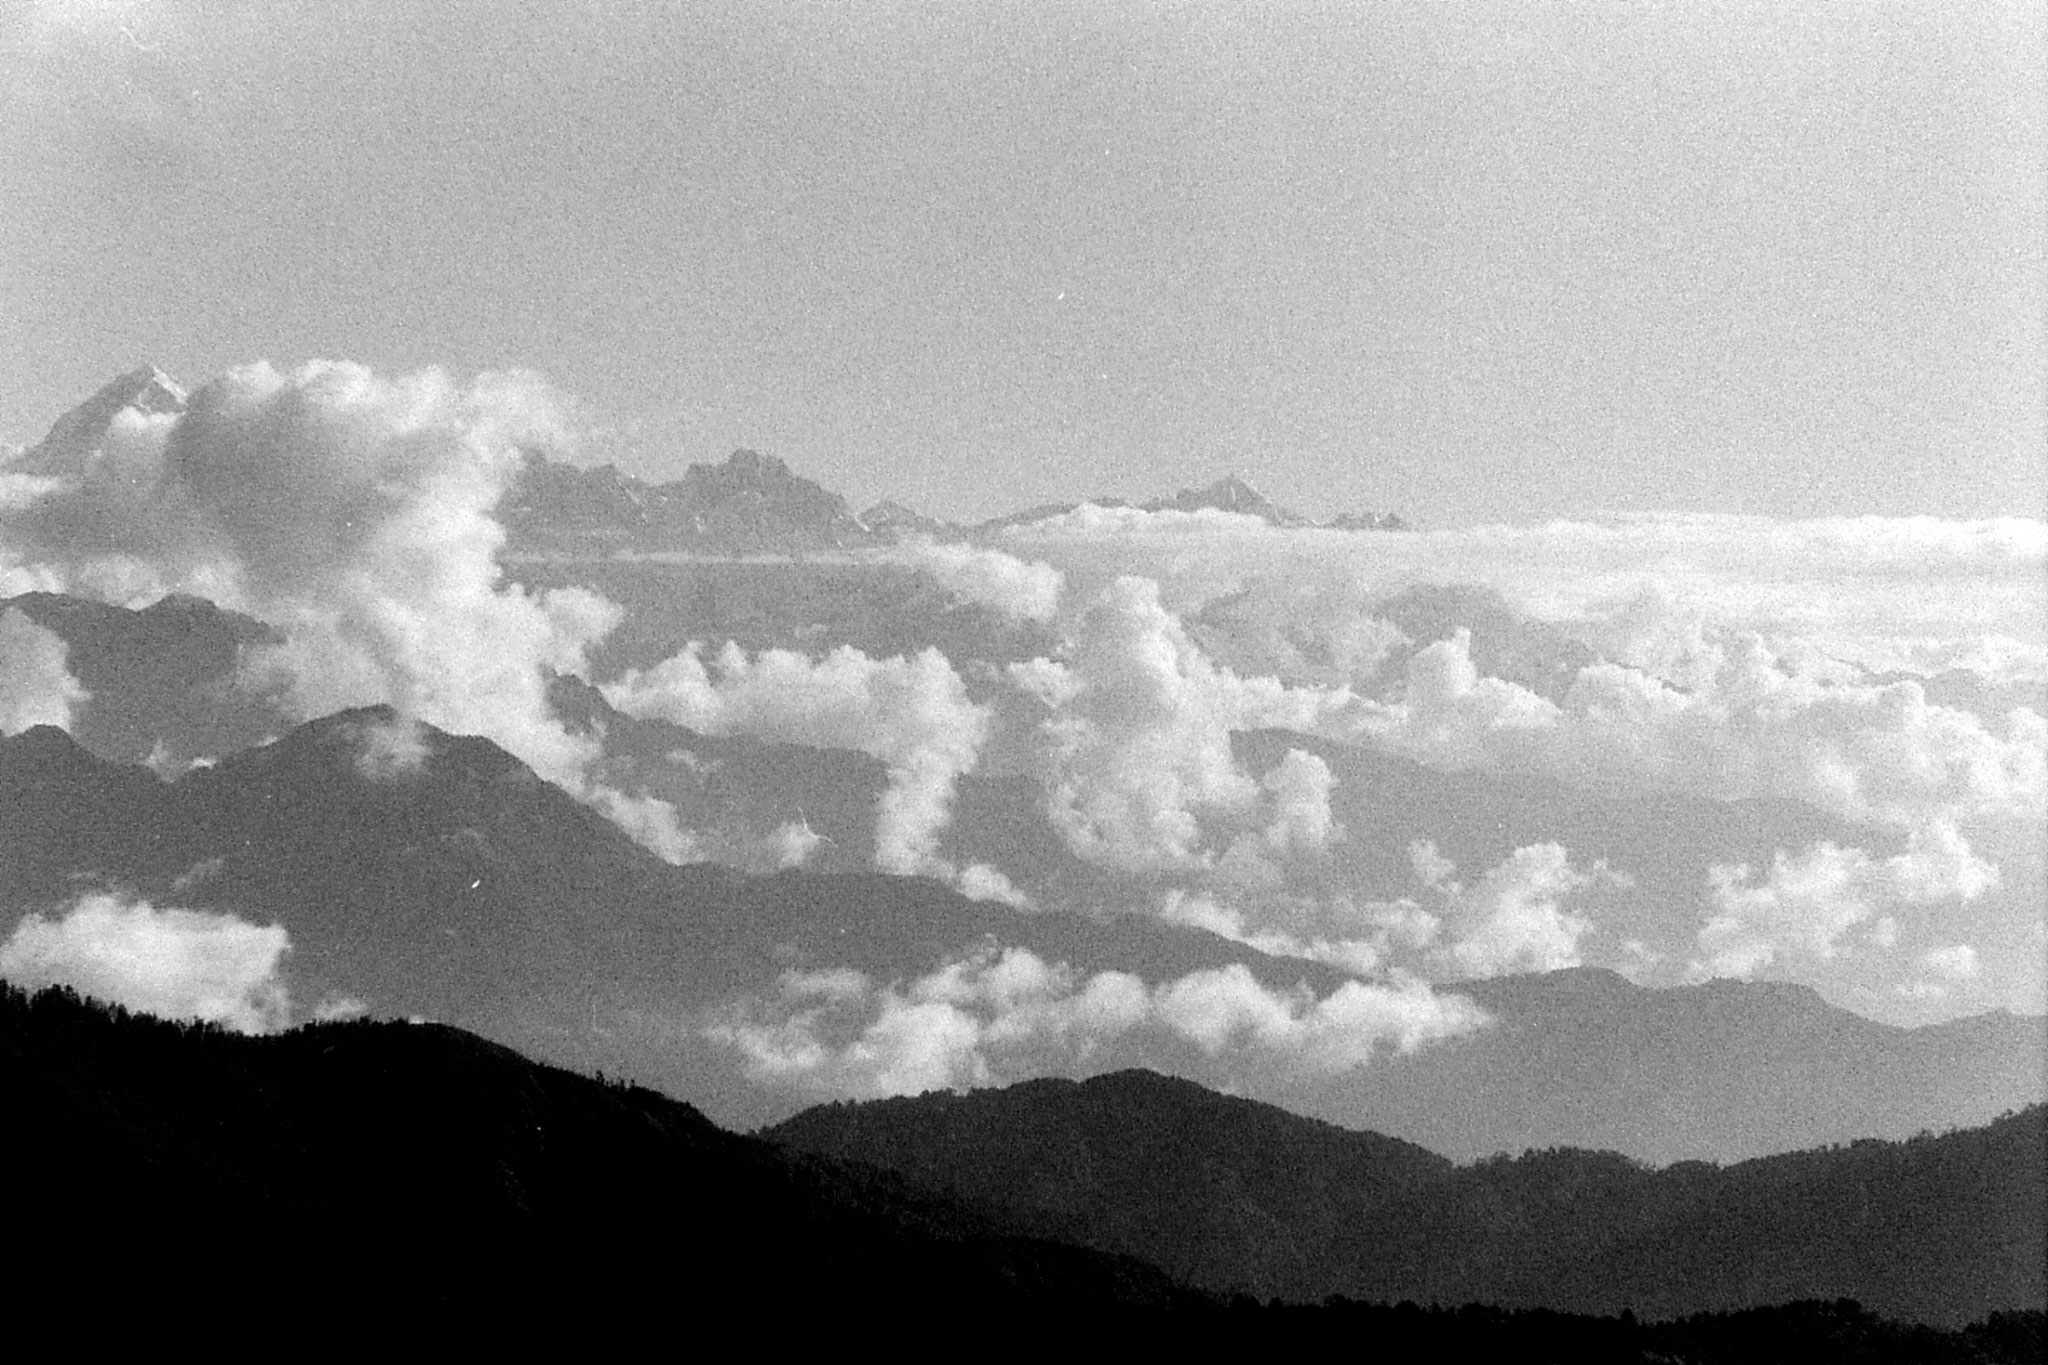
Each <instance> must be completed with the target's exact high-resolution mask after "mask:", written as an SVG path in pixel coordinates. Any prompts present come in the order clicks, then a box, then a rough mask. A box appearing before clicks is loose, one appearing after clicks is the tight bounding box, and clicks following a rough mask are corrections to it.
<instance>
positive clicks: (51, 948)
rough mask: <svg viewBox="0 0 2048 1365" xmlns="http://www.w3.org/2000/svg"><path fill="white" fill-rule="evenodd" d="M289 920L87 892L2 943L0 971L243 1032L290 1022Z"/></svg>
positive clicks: (34, 983) (22, 981)
mask: <svg viewBox="0 0 2048 1365" xmlns="http://www.w3.org/2000/svg"><path fill="white" fill-rule="evenodd" d="M290 946H291V945H290V942H289V940H288V937H287V935H286V934H285V931H284V927H283V926H282V925H276V924H273V925H268V926H260V925H254V924H249V923H247V922H245V921H243V920H240V919H237V918H236V917H234V916H233V915H225V914H215V913H213V912H210V911H204V910H181V909H177V908H174V907H163V908H158V907H156V906H153V905H151V904H149V903H148V902H147V901H125V900H123V899H121V898H120V897H118V896H113V895H107V894H93V895H88V896H84V897H82V898H80V899H79V901H78V902H77V903H76V904H75V905H73V906H72V907H71V908H70V909H69V910H67V911H65V912H64V913H63V914H62V915H60V916H57V917H55V918H45V917H42V916H37V915H30V916H27V917H26V918H24V919H23V920H22V921H21V922H20V923H19V924H18V925H16V926H15V929H14V932H13V933H12V934H11V935H10V936H9V937H8V939H7V941H6V942H5V943H4V944H0V977H5V978H6V979H7V980H9V981H12V982H14V983H15V984H16V985H18V986H24V987H28V988H31V989H35V988H39V987H43V986H59V985H61V986H70V987H71V988H73V989H74V990H77V991H79V992H80V993H82V994H85V995H90V996H93V997H95V998H97V999H101V1000H107V1001H111V1002H113V1003H114V1004H117V1005H124V1006H126V1007H127V1008H129V1009H133V1010H140V1011H142V1012H143V1013H146V1014H154V1015H158V1016H160V1017H162V1018H166V1019H202V1020H206V1021H208V1022H210V1023H216V1024H223V1025H225V1026H227V1027H229V1028H232V1029H236V1030H239V1031H240V1032H243V1033H268V1032H273V1031H275V1030H277V1029H280V1028H283V1027H284V1026H285V1025H286V1024H287V1023H289V1022H290V1017H291V998H290V995H289V993H288V992H287V990H286V988H285V983H284V979H283V977H282V975H281V973H280V970H279V969H280V965H281V963H282V961H283V958H284V955H285V953H286V952H287V951H289V949H290Z"/></svg>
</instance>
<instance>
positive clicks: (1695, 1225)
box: [765, 1074, 2048, 1324]
mask: <svg viewBox="0 0 2048 1365" xmlns="http://www.w3.org/2000/svg"><path fill="white" fill-rule="evenodd" d="M765 1136H768V1137H770V1138H772V1139H773V1140H775V1141H778V1142H782V1143H785V1144H787V1145H789V1146H791V1147H794V1148H797V1149H799V1150H804V1151H811V1152H819V1153H827V1154H830V1155H833V1156H836V1157H843V1158H850V1159H855V1160H864V1161H870V1162H873V1163H874V1164H876V1165H879V1166H882V1167H884V1168H885V1169H889V1170H894V1171H897V1172H899V1173H901V1174H903V1175H905V1176H906V1177H907V1178H910V1179H912V1180H914V1181H916V1182H918V1183H919V1184H921V1185H923V1186H925V1187H926V1188H930V1189H932V1190H934V1191H942V1192H945V1193H947V1194H950V1195H953V1196H956V1197H960V1198H964V1199H967V1200H969V1201H971V1202H973V1203H975V1204H977V1205H978V1206H981V1207H985V1208H988V1209H989V1210H991V1211H992V1212H993V1213H995V1214H996V1215H998V1216H1001V1217H1005V1218H1008V1219H1010V1220H1012V1221H1013V1222H1014V1223H1015V1224H1016V1225H1018V1226H1020V1227H1024V1228H1030V1229H1033V1230H1045V1231H1055V1232H1057V1233H1058V1234H1059V1235H1064V1236H1068V1237H1072V1238H1074V1239H1075V1240H1078V1241H1080V1242H1082V1243H1084V1244H1086V1245H1090V1246H1095V1247H1099V1248H1103V1249H1105V1250H1115V1251H1119V1252H1124V1253H1127V1254H1131V1255H1136V1256H1140V1257H1143V1258H1145V1259H1148V1260H1152V1261H1154V1262H1156V1263H1158V1264H1160V1265H1162V1266H1165V1267H1167V1268H1168V1269H1170V1270H1171V1271H1172V1272H1173V1273H1174V1274H1176V1275H1178V1276H1181V1277H1184V1278H1186V1279H1188V1280H1189V1281H1191V1282H1193V1283H1196V1284H1200V1285H1204V1286H1206V1287H1209V1288H1212V1289H1216V1290H1219V1291H1223V1292H1247V1291H1248V1292H1251V1293H1255V1294H1262V1295H1263V1294H1278V1295H1281V1296H1284V1297H1288V1298H1293V1299H1297V1300H1309V1301H1316V1300H1320V1299H1322V1298H1324V1297H1325V1296H1328V1295H1331V1294H1342V1295H1346V1296H1350V1297H1355V1298H1368V1299H1378V1300H1383V1301H1391V1300H1395V1299H1403V1298H1413V1299H1418V1300H1422V1301H1432V1300H1433V1301H1436V1302H1439V1303H1458V1302H1465V1301H1480V1302H1490V1303H1497V1304H1504V1305H1513V1306H1521V1307H1543V1308H1549V1309H1555V1310H1560V1311H1568V1312H1580V1313H1617V1312H1619V1311H1620V1310H1621V1309H1623V1308H1625V1307H1626V1308H1633V1309H1635V1310H1636V1311H1638V1312H1644V1313H1651V1314H1655V1315H1657V1316H1677V1315H1682V1314H1686V1313H1696V1312H1702V1311H1719V1310H1729V1309H1734V1308H1738V1307H1743V1306H1754V1305H1759V1304H1771V1303H1784V1302H1792V1301H1796V1300H1801V1299H1813V1298H1822V1299H1826V1298H1837V1297H1849V1298H1855V1299H1858V1300H1859V1301H1861V1302H1862V1303H1863V1304H1865V1305H1866V1306H1868V1307H1871V1308H1874V1309H1876V1310H1877V1311H1879V1312H1882V1313H1886V1314H1891V1315H1897V1316H1902V1317H1907V1318H1912V1319H1916V1320H1921V1321H1930V1322H1937V1323H1950V1324H1956V1323H1961V1322H1965V1321H1969V1320H1972V1319H1975V1318H1977V1317H1980V1316H1982V1315H1983V1314H1984V1313H1986V1312H1988V1311H1991V1310H1993V1309H2001V1308H2040V1307H2042V1306H2043V1305H2044V1300H2048V1272H2044V1269H2043V1265H2044V1257H2048V1109H2043V1108H2042V1107H2040V1106H2036V1107H2034V1108H2031V1109H2029V1110H2027V1111H2025V1112H2024V1113H2021V1114H2017V1115H2009V1116H2007V1117H2005V1118H2002V1119H1999V1120H1998V1121H1996V1122H1994V1123H1993V1124H1991V1125H1990V1126H1989V1127H1986V1128H1980V1129H1969V1130H1963V1131H1959V1132H1954V1133H1949V1134H1945V1135H1943V1136H1940V1137H1923V1138H1918V1139H1915V1140H1913V1141H1909V1142H1905V1143H1895V1144H1894V1143H1880V1142H1859V1143H1857V1144H1854V1145H1853V1146H1851V1147H1847V1148H1835V1149H1824V1150H1817V1151H1809V1152H1797V1153H1791V1154H1787V1155H1782V1156H1777V1157H1769V1158H1763V1159H1760V1160H1757V1161H1752V1162H1746V1163H1742V1164H1740V1165H1736V1166H1732V1167H1727V1168H1718V1167H1712V1166H1707V1165H1705V1164H1702V1163H1686V1164H1682V1165H1678V1166H1673V1167H1670V1168H1667V1169H1664V1170H1651V1169H1648V1168H1645V1167H1643V1166H1641V1165H1639V1164H1637V1163H1634V1162H1631V1161H1629V1160H1628V1159H1626V1158H1624V1157H1621V1156H1618V1155H1616V1154H1614V1153H1602V1152H1586V1151H1576V1150H1566V1149H1551V1150H1547V1151H1541V1152H1530V1153H1527V1154H1525V1155H1524V1156H1522V1157H1520V1158H1516V1159H1512V1160H1510V1159H1505V1158H1502V1159H1496V1160H1490V1161H1485V1162H1480V1163H1477V1164H1475V1165H1471V1166H1465V1167H1453V1166H1452V1165H1451V1164H1450V1163H1449V1162H1447V1161H1444V1160H1442V1159H1441V1158H1436V1157H1433V1156H1431V1155H1430V1154H1428V1153H1426V1152H1422V1151H1420V1150H1419V1149H1416V1148H1413V1147H1410V1146H1408V1145H1407V1144H1403V1143H1398V1142H1394V1141H1392V1140H1390V1139H1387V1138H1384V1137H1380V1136H1378V1135H1376V1134H1372V1133H1355V1132H1347V1131H1345V1130H1341V1129H1335V1128H1331V1127H1329V1126H1328V1125H1323V1124H1318V1123H1316V1122H1314V1121H1312V1120H1308V1119H1303V1118H1300V1117H1297V1116H1295V1115H1292V1114H1288V1113H1286V1112H1284V1111H1281V1110H1278V1109H1275V1108H1271V1107H1270V1106H1265V1105H1259V1104H1255V1103H1252V1102H1249V1101H1244V1100H1228V1099H1225V1098H1223V1097H1221V1096H1214V1095H1208V1094H1206V1093H1205V1092H1202V1091H1200V1090H1199V1089H1197V1088H1196V1087H1192V1086H1188V1085H1186V1084H1185V1083H1184V1082H1172V1081H1167V1080H1165V1079H1163V1078H1160V1077H1151V1076H1145V1075H1142V1074H1136V1075H1134V1074H1121V1075H1115V1076H1102V1077H1097V1078H1095V1079H1093V1080H1090V1081H1086V1082H1082V1083H1080V1084H1078V1085H1075V1084H1073V1083H1048V1082H1034V1083H1028V1084H1025V1085H1019V1086H1014V1087H1011V1088H1010V1089H1008V1090H1002V1091H983V1092H977V1093H976V1094H974V1095H970V1096H967V1097H965V1098H960V1097H951V1096H942V1095H926V1096H921V1097H918V1098H916V1099H900V1100H885V1101H878V1102H873V1103H867V1104H856V1105H834V1106H827V1107H821V1108H816V1109H812V1110H809V1111H806V1112H805V1113H803V1114H800V1115H798V1116H796V1117H795V1118H792V1119H790V1120H789V1121H787V1122H786V1123H783V1124H780V1125H777V1126H776V1127H774V1128H772V1129H769V1130H767V1132H766V1133H765Z"/></svg>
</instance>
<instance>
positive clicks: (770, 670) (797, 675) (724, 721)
mask: <svg viewBox="0 0 2048 1365" xmlns="http://www.w3.org/2000/svg"><path fill="white" fill-rule="evenodd" d="M604 694H605V697H606V698H607V700H609V701H610V702H611V704H612V705H613V706H615V707H617V708H618V709H619V710H621V711H623V712H625V713H626V714H627V715H630V716H638V717H652V718H658V719H661V720H667V721H671V722H673V723H675V724H677V725H683V726H687V727H688V728H690V729H693V730H696V731H698V732H700V733H703V734H708V735H747V736H751V737H753V738H755V739H763V740H771V741H779V742H782V743H787V744H804V745H810V746H811V747H814V748H825V749H853V750H857V751H859V752H861V753H865V754H867V755H869V756H870V757H872V758H875V759H878V760H880V761H881V762H882V763H884V764H886V765H887V766H888V770H889V785H888V788H887V789H886V790H885V791H884V792H883V793H882V796H881V799H880V802H879V804H878V809H877V814H876V825H875V865H876V866H877V867H879V868H881V869H882V870H883V871H885V872H896V873H904V874H910V873H931V874H935V875H941V876H950V875H952V872H953V869H952V867H951V865H950V864H949V863H948V862H946V860H945V859H943V858H942V857H940V855H939V836H940V834H941V833H942V832H943V831H944V829H945V827H946V823H947V820H948V819H949V818H950V815H951V811H952V802H953V788H954V783H955V780H956V779H957V778H958V777H959V776H960V774H962V773H964V772H967V771H969V770H971V769H972V768H973V766H974V763H975V759H976V758H977V756H978V755H979V754H980V752H981V745H982V742H983V740H984V739H985V738H986V737H987V733H988V710H987V708H986V707H984V706H980V705H978V704H976V703H974V702H973V701H971V700H969V698H968V695H967V689H966V686H965V684H964V683H963V682H962V681H961V679H960V675H959V674H958V673H956V672H954V670H953V666H952V664H950V663H949V662H947V660H946V657H945V656H944V655H943V654H940V653H939V652H938V651H937V650H935V649H927V650H925V651H924V652H923V653H921V654H918V655H916V656H915V657H911V658H890V659H872V658H869V657H868V656H867V655H866V654H864V653H862V652H861V651H859V650H857V649H854V648H852V647H850V646H849V647H843V648H841V649H837V650H834V651H833V652H832V653H831V654H829V655H827V656H825V657H824V658H822V659H816V660H814V659H811V658H809V657H808V656H806V655H803V654H799V653H796V652H794V651H792V650H785V649H770V650H763V651H762V652H761V653H759V654H757V655H755V656H753V657H749V656H748V655H747V654H746V653H745V651H743V650H741V649H740V648H739V647H738V646H737V645H735V644H730V643H728V644H727V645H726V647H725V648H724V649H723V650H721V651H720V652H719V653H718V654H717V655H716V656H715V657H714V658H713V659H712V661H711V662H710V663H709V664H708V665H707V664H706V662H705V659H704V651H703V649H702V647H701V646H699V645H695V644H693V645H691V646H690V647H689V648H688V649H685V650H684V651H683V652H681V653H679V654H677V655H675V656H674V657H672V658H669V659H667V660H665V661H663V662H662V663H660V664H658V665H656V666H655V667H654V668H651V669H647V670H644V671H641V670H635V671H633V672H631V673H628V674H627V675H626V676H625V677H623V678H621V679H619V680H617V681H616V682H613V683H611V684H609V685H607V686H606V687H605V688H604Z"/></svg>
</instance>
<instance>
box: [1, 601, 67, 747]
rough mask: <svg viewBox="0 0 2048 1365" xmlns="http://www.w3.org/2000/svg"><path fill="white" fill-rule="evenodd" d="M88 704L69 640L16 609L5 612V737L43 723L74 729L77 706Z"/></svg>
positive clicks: (3, 726) (3, 684)
mask: <svg viewBox="0 0 2048 1365" xmlns="http://www.w3.org/2000/svg"><path fill="white" fill-rule="evenodd" d="M85 700H86V691H85V689H84V688H83V687H82V686H80V685H79V682H78V679H76V678H74V677H72V676H71V667H70V651H69V650H68V648H67V647H66V646H65V644H64V641H63V640H61V639H59V638H58V637H57V636H56V634H55V633H54V632H52V631H49V630H46V629H44V628H43V627H42V626H39V625H37V624H36V623H35V622H34V621H32V620H30V619H29V618H28V617H27V616H26V615H24V614H23V613H22V612H21V611H19V610H17V609H15V608H13V607H10V608H8V609H7V610H6V611H4V612H0V735H14V734H19V733H21V732H22V731H23V730H26V729H29V728H31V727H32V726H37V725H54V726H56V727H58V728H59V729H62V730H68V729H70V728H71V713H72V708H73V707H75V706H77V705H78V704H79V703H81V702H83V701H85Z"/></svg>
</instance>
